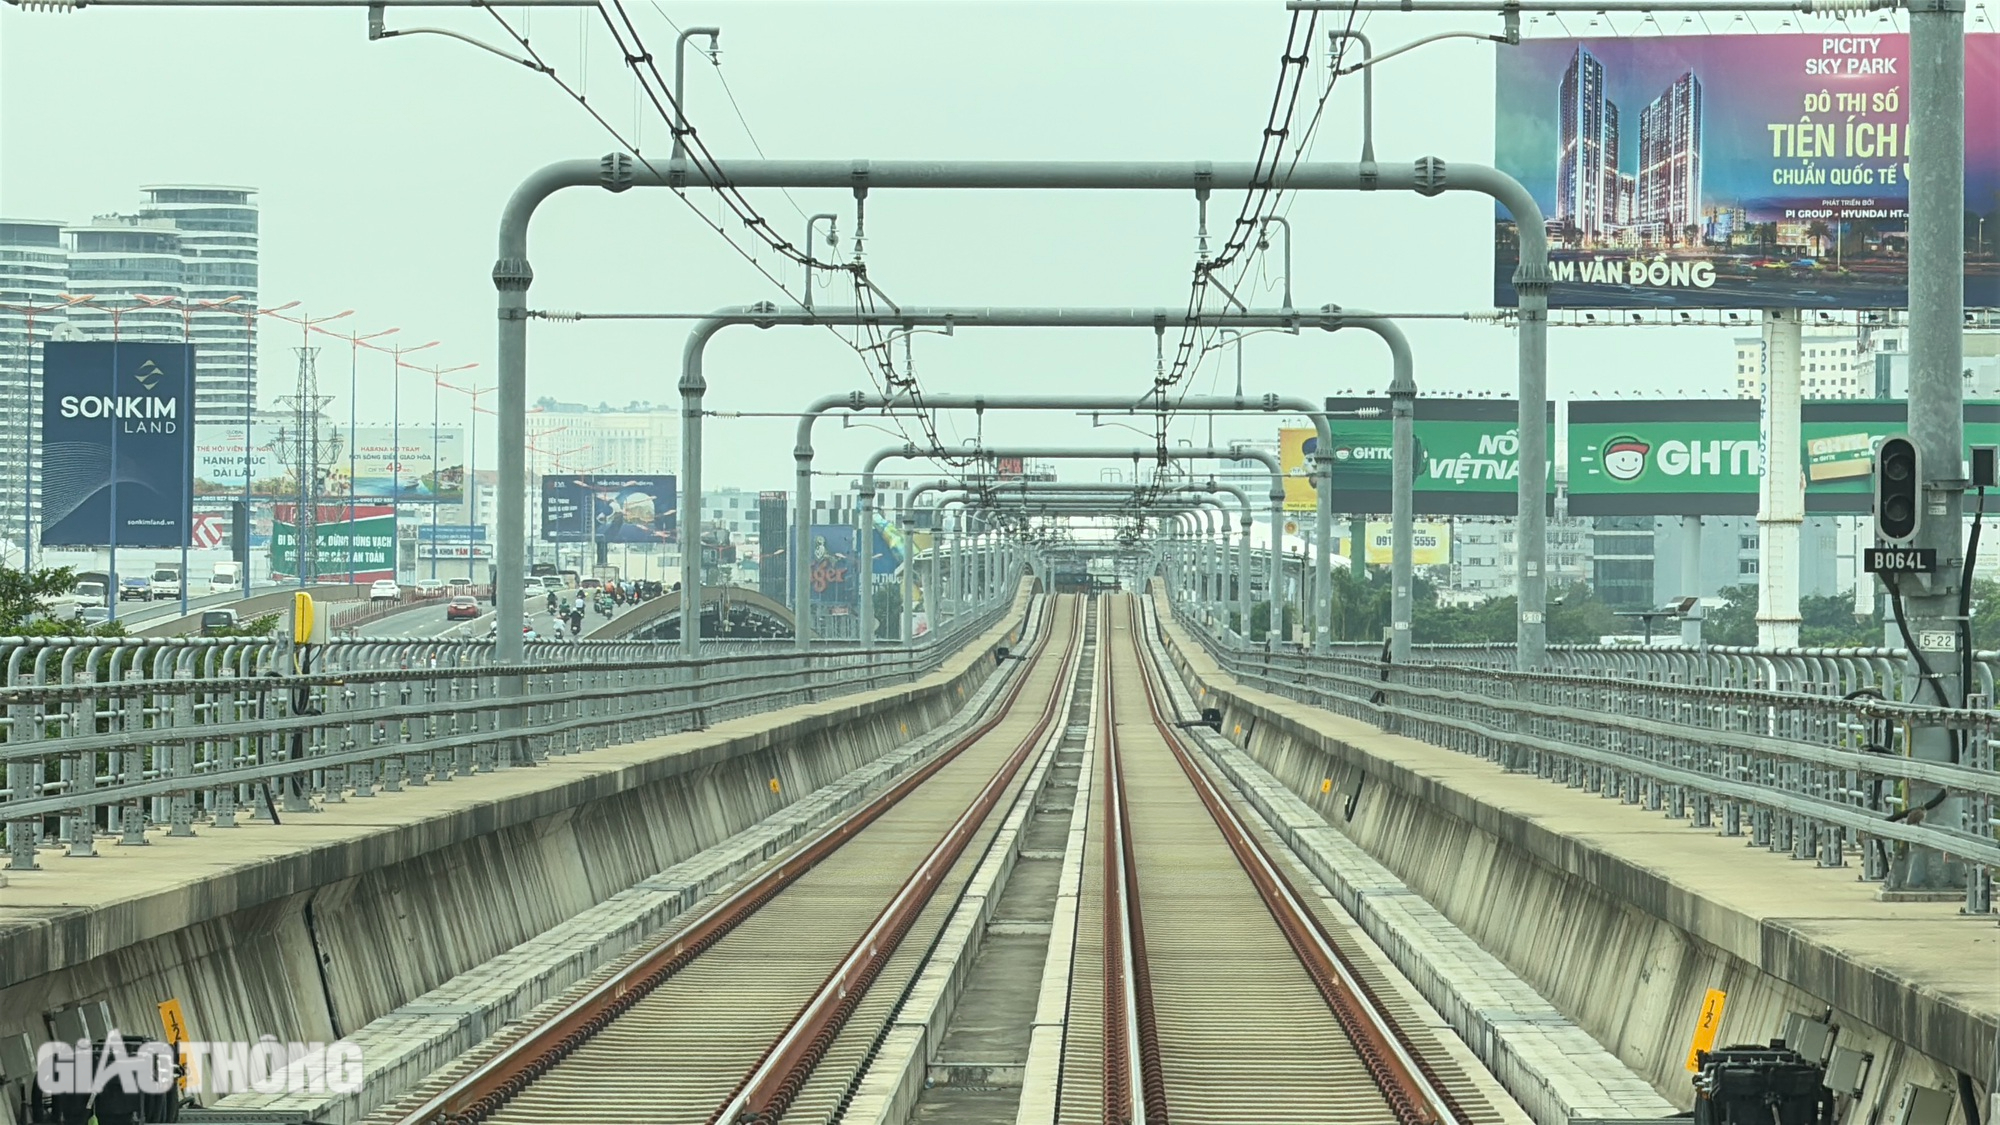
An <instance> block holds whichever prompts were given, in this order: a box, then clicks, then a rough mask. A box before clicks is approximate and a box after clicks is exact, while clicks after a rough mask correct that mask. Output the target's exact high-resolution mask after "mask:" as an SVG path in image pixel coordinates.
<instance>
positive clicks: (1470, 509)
mask: <svg viewBox="0 0 2000 1125" xmlns="http://www.w3.org/2000/svg"><path fill="white" fill-rule="evenodd" d="M1326 409H1327V412H1328V413H1330V414H1333V415H1335V417H1333V418H1331V419H1329V426H1330V427H1331V429H1332V430H1333V510H1334V511H1335V512H1339V513H1345V514H1355V513H1387V512H1388V511H1389V484H1390V469H1391V465H1392V462H1391V460H1390V457H1391V452H1392V445H1391V442H1392V439H1393V438H1394V434H1395V423H1394V422H1393V421H1391V420H1390V417H1389V400H1388V399H1386V398H1330V399H1327V400H1326ZM1546 409H1547V412H1548V418H1549V421H1550V422H1551V426H1550V429H1551V430H1553V429H1554V426H1553V422H1554V420H1555V404H1554V403H1549V404H1548V405H1547V408H1546ZM1364 410H1369V411H1373V412H1374V413H1373V414H1371V415H1369V416H1367V417H1361V418H1356V417H1353V416H1352V415H1354V414H1355V413H1357V412H1359V411H1364ZM1415 411H1416V413H1415V416H1414V417H1413V419H1412V428H1413V429H1414V431H1415V435H1414V436H1415V438H1416V458H1417V463H1416V484H1415V511H1416V514H1418V515H1436V516H1499V515H1512V514H1513V513H1514V508H1515V489H1516V488H1517V487H1518V482H1519V480H1520V476H1521V462H1520V456H1519V453H1520V441H1519V438H1518V435H1517V433H1516V431H1517V429H1518V425H1517V423H1518V422H1519V409H1518V407H1517V406H1516V404H1515V403H1514V402H1513V401H1511V400H1506V399H1465V398H1419V399H1417V401H1416V404H1415ZM1341 415H1346V417H1342V416H1341ZM1292 433H1295V434H1296V436H1288V434H1292ZM1318 448H1319V441H1318V438H1317V437H1316V435H1315V434H1314V432H1313V431H1312V430H1300V431H1295V432H1294V431H1281V432H1280V434H1279V445H1278V449H1279V461H1278V464H1279V468H1280V469H1281V471H1283V472H1284V474H1285V508H1286V510H1287V511H1311V510H1313V508H1314V506H1315V494H1316V487H1315V486H1316V484H1317V482H1316V481H1315V480H1313V478H1312V477H1311V476H1310V475H1308V474H1307V472H1305V471H1304V470H1307V469H1309V468H1310V464H1309V463H1310V460H1311V458H1312V455H1313V454H1314V453H1315V452H1316V451H1317V450H1318ZM1295 470H1297V471H1298V472H1297V475H1295ZM1295 492H1297V493H1302V497H1301V498H1302V500H1303V504H1302V506H1300V507H1298V508H1294V507H1292V503H1293V498H1294V493H1295ZM1549 497H1550V500H1551V502H1553V500H1554V498H1555V480H1554V478H1553V475H1552V476H1551V477H1550V480H1549Z"/></svg>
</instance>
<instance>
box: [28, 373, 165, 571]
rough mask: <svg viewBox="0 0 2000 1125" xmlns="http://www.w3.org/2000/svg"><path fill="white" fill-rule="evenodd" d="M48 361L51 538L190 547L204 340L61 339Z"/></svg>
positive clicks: (45, 428)
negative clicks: (197, 358)
mask: <svg viewBox="0 0 2000 1125" xmlns="http://www.w3.org/2000/svg"><path fill="white" fill-rule="evenodd" d="M42 364H43V367H42V371H43V382H42V449H41V453H42V457H41V471H42V542H43V543H44V544H46V545H48V546H51V547H56V546H61V547H102V546H107V545H111V544H116V545H118V546H120V547H184V546H186V545H187V543H188V540H189V537H190V536H191V535H192V534H193V530H194V493H193V490H192V489H191V488H190V487H189V483H188V482H189V480H190V479H191V477H192V476H193V472H194V426H193V425H192V422H193V418H194V379H195V372H194V348H193V347H192V346H190V345H187V344H132V343H119V342H115V341H89V342H76V343H55V342H51V343H47V344H44V345H42Z"/></svg>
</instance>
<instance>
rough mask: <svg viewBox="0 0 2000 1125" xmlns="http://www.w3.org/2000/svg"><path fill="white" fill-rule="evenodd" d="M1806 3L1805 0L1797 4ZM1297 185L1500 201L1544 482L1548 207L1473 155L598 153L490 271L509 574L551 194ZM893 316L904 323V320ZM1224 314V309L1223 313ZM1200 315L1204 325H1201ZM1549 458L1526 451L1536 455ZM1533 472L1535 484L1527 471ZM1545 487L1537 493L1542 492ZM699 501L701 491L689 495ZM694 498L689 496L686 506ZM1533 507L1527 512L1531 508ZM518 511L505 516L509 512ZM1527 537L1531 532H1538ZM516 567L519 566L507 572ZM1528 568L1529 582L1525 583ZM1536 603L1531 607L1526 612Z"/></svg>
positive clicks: (562, 167) (1531, 588) (518, 227)
mask: <svg viewBox="0 0 2000 1125" xmlns="http://www.w3.org/2000/svg"><path fill="white" fill-rule="evenodd" d="M1802 2H1803V0H1802ZM1267 181H1268V182H1271V184H1272V186H1274V187H1276V188H1278V189H1280V190H1290V191H1413V192H1416V193H1418V194H1420V195H1426V196H1431V195H1438V194H1440V193H1443V192H1447V191H1470V192H1476V193H1480V194H1484V195H1488V196H1490V197H1492V198H1493V199H1494V200H1495V201H1497V202H1498V203H1499V204H1500V205H1501V206H1503V207H1505V208H1506V209H1507V211H1508V213H1509V214H1510V215H1511V216H1512V217H1513V220H1514V223H1515V227H1516V231H1517V237H1518V239H1519V242H1520V247H1521V254H1520V258H1521V265H1520V268H1519V269H1518V270H1517V271H1516V273H1515V278H1514V283H1515V289H1516V291H1517V293H1518V294H1519V304H1520V328H1519V333H1520V364H1521V370H1520V376H1519V381H1520V396H1521V400H1522V402H1523V403H1528V402H1532V403H1534V404H1535V407H1536V408H1535V409H1534V410H1532V411H1530V410H1529V408H1528V407H1527V406H1525V405H1524V406H1523V407H1522V428H1521V433H1520V440H1521V454H1522V458H1521V460H1522V471H1521V477H1522V480H1521V487H1522V488H1523V489H1524V490H1525V489H1527V488H1528V487H1529V485H1530V483H1533V484H1534V485H1535V486H1536V487H1537V488H1540V487H1541V486H1542V485H1543V483H1544V481H1545V479H1546V468H1547V467H1546V463H1545V461H1546V455H1547V434H1546V433H1545V431H1544V428H1543V427H1544V425H1545V423H1544V420H1543V415H1542V412H1541V410H1540V404H1541V403H1542V401H1543V400H1544V399H1545V397H1546V389H1545V384H1546V372H1545V364H1546V361H1547V335H1546V333H1547V327H1548V325H1547V320H1548V276H1549V274H1548V240H1547V236H1546V234H1545V231H1544V229H1543V216H1542V213H1541V209H1540V208H1539V207H1538V206H1537V205H1536V203H1535V201H1534V198H1533V196H1531V195H1529V194H1528V192H1527V190H1526V189H1525V188H1523V187H1522V186H1521V184H1520V183H1519V182H1518V181H1516V180H1515V179H1513V177H1511V176H1508V175H1505V174H1504V173H1501V172H1499V171H1497V170H1495V169H1493V168H1490V167H1486V166H1483V165H1477V164H1447V163H1446V162H1445V161H1443V160H1440V159H1437V158H1435V157H1423V158H1420V159H1418V160H1414V161H1410V162H1408V163H1405V164H1395V163H1383V164H1372V163H1371V164H1367V165H1363V164H1359V163H1353V164H1348V163H1336V162H1326V163H1317V162H1316V163H1312V164H1300V165H1297V166H1294V167H1293V168H1291V169H1289V170H1287V171H1285V172H1283V173H1280V174H1279V175H1277V176H1275V177H1270V176H1269V175H1268V172H1267V171H1266V170H1265V169H1263V168H1261V167H1259V166H1258V165H1256V164H1253V163H1248V162H1241V161H1238V162H1231V163H1222V164H1215V163H1210V162H1206V161H1180V162H1175V161H1152V162H1147V161H1129V162H1119V161H1074V162H1050V161H1043V162H1005V161H919V160H906V161H874V162H870V161H853V160H847V161H841V160H803V161H798V160H793V161H786V160H754V161H752V160H741V161H724V162H721V163H720V164H718V165H714V166H710V165H706V164H705V165H703V166H701V167H697V168H688V167H686V166H685V162H674V163H670V165H669V166H668V167H667V168H666V169H665V170H663V171H660V170H655V169H652V168H645V167H639V166H635V162H634V161H633V159H632V157H631V155H630V154H628V153H622V152H619V153H610V154H607V155H606V156H604V157H602V158H601V159H597V160H567V161H561V162H558V163H555V164H551V165H547V166H545V167H543V168H542V169H540V170H539V171H536V172H534V173H532V174H531V175H529V176H528V178H527V179H525V180H523V181H522V183H521V184H520V185H519V186H518V187H517V188H515V190H514V193H513V195H512V196H510V197H509V199H508V201H507V205H506V207H505V209H504V210H503V211H502V213H501V221H500V237H499V253H498V256H497V259H496V261H495V264H494V268H493V280H494V286H495V288H496V289H497V290H499V312H500V321H501V325H500V337H501V342H500V346H499V348H498V349H497V353H498V357H499V362H500V387H501V390H500V400H499V401H500V420H499V428H500V432H501V445H502V446H503V460H502V462H501V492H502V500H503V501H504V502H505V508H506V509H510V510H511V511H508V510H503V511H502V512H501V515H502V517H503V524H502V531H503V535H502V537H501V542H500V544H499V545H498V549H497V550H496V552H495V558H496V560H497V562H498V563H499V564H501V566H502V570H501V573H503V574H518V572H519V568H520V562H521V555H522V535H523V530H522V526H523V521H522V519H521V518H519V517H521V514H522V511H521V493H522V490H523V489H524V488H525V487H526V482H525V478H524V468H523V465H524V461H523V452H522V451H523V450H524V449H525V446H526V411H527V340H526V333H525V325H524V324H518V323H516V321H518V320H520V319H521V318H523V317H525V316H526V311H527V310H526V297H525V293H526V290H527V287H528V285H529V284H530V282H532V280H533V277H534V274H533V271H532V270H531V269H530V268H529V265H528V228H529V226H530V224H531V223H532V221H533V218H534V213H535V210H536V208H537V207H539V206H540V204H541V202H542V201H543V200H544V199H547V198H548V197H549V196H550V195H552V194H554V193H555V192H557V191H560V190H562V189H564V188H569V187H584V186H591V185H595V186H598V187H601V188H604V189H605V190H607V191H612V192H622V191H624V190H626V189H628V188H630V187H632V186H634V185H635V184H638V185H642V186H647V187H670V188H684V187H690V186H693V187H699V186H704V185H707V186H714V185H716V184H730V185H734V186H737V187H832V188H843V189H847V190H851V191H856V192H863V191H868V190H870V189H893V188H915V189H927V190H941V189H942V190H980V189H991V190H1096V191H1108V190H1109V191H1116V190H1126V191H1184V192H1190V193H1192V192H1212V191H1217V190H1221V191H1234V190H1246V189H1249V188H1252V187H1256V186H1261V185H1263V184H1264V183H1266V182H1267ZM892 319H902V320H905V321H906V322H907V318H905V317H901V316H900V315H898V316H896V317H893V318H892ZM1217 319H1218V320H1227V318H1217ZM1204 323H1209V321H1207V320H1204ZM1531 454H1532V455H1533V457H1534V458H1540V459H1541V460H1532V459H1531V456H1530V455H1531ZM1530 478H1532V482H1531V480H1530ZM1540 495H1541V494H1540V493H1539V492H1538V493H1537V494H1536V499H1537V501H1539V500H1540ZM694 499H695V500H696V501H699V499H700V498H699V497H695V498H694ZM687 506H688V505H685V504H684V505H683V507H687ZM1530 507H1532V511H1530V510H1528V509H1529V508H1530ZM510 515H511V516H512V517H515V518H512V519H508V518H507V517H509V516H510ZM1520 519H1521V525H1520V531H1521V534H1520V537H1519V538H1520V543H1519V547H1520V552H1519V555H1518V559H1519V563H1518V566H1519V567H1520V570H1521V572H1522V574H1523V575H1524V578H1523V581H1522V583H1521V586H1522V589H1521V602H1520V604H1521V606H1522V611H1521V618H1520V625H1519V635H1520V637H1521V639H1522V641H1523V644H1522V645H1521V650H1522V653H1521V660H1522V662H1523V665H1524V666H1528V667H1532V666H1534V665H1536V664H1539V663H1540V660H1541V651H1542V639H1543V632H1542V624H1541V609H1540V606H1541V602H1542V595H1543V589H1542V585H1543V583H1542V573H1541V572H1542V562H1543V560H1542V552H1543V547H1544V544H1543V534H1544V530H1545V529H1544V521H1543V519H1542V514H1541V508H1540V507H1539V504H1537V505H1533V506H1530V505H1523V512H1522V514H1521V517H1520ZM1530 532H1532V534H1530ZM509 563H511V564H512V567H513V569H511V570H509V569H507V564H509ZM1530 570H1532V571H1533V575H1532V581H1528V580H1527V579H1526V578H1525V575H1526V572H1527V571H1530ZM519 586H520V583H519V582H503V583H502V584H501V586H500V590H501V596H500V597H499V598H498V599H496V600H497V601H498V603H499V604H498V606H497V607H496V609H497V612H499V613H501V614H502V616H503V619H505V615H506V614H508V613H510V612H513V613H518V612H520V609H521V604H520V603H521V595H520V592H519V590H518V587H519ZM1530 606H1532V607H1534V608H1533V609H1530V608H1529V607H1530ZM509 632H510V630H506V629H503V630H501V631H500V644H501V646H502V647H501V648H500V650H499V652H498V653H497V655H499V656H501V657H503V658H504V657H505V656H506V655H507V654H508V653H509V652H512V653H513V654H514V656H515V658H516V659H518V658H519V654H520V647H519V645H518V644H510V643H509V642H508V636H507V635H508V633H509Z"/></svg>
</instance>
